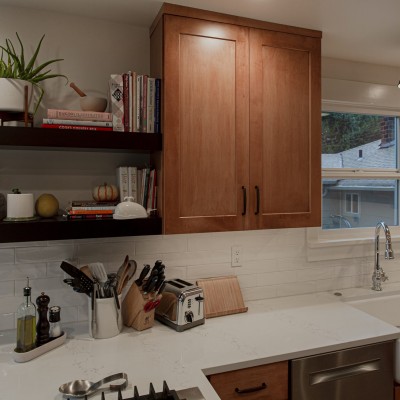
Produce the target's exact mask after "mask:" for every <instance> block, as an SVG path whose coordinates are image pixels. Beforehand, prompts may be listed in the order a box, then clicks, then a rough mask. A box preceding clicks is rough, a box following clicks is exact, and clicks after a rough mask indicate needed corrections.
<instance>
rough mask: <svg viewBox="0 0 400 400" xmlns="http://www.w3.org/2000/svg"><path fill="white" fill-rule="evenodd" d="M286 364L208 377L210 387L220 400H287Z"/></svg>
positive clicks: (262, 366)
mask: <svg viewBox="0 0 400 400" xmlns="http://www.w3.org/2000/svg"><path fill="white" fill-rule="evenodd" d="M288 370H289V367H288V362H287V361H283V362H279V363H274V364H267V365H261V366H259V367H251V368H245V369H241V370H236V371H230V372H224V373H220V374H214V375H210V376H209V377H208V379H209V381H210V383H211V385H212V387H213V388H214V389H215V391H216V392H217V394H218V396H219V397H220V398H221V400H232V399H245V400H261V399H262V400H287V399H288V398H289V389H288V388H289V380H288V379H289V378H288Z"/></svg>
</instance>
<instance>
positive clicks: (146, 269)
mask: <svg viewBox="0 0 400 400" xmlns="http://www.w3.org/2000/svg"><path fill="white" fill-rule="evenodd" d="M149 271H150V265H148V264H145V266H144V267H143V269H142V272H141V273H140V275H139V278H138V279H136V281H135V283H136V285H137V286H138V287H140V286H142V284H143V281H144V278H146V275H147V274H148V273H149Z"/></svg>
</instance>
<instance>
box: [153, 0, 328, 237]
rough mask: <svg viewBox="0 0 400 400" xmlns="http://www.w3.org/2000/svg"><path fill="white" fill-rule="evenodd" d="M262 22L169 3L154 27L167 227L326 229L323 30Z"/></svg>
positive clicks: (162, 192) (162, 199) (176, 230)
mask: <svg viewBox="0 0 400 400" xmlns="http://www.w3.org/2000/svg"><path fill="white" fill-rule="evenodd" d="M264 25H265V27H266V28H268V29H261V28H262V27H263V26H264ZM264 25H263V23H262V22H259V21H252V20H248V19H243V18H239V17H230V16H226V15H223V14H217V13H211V12H206V11H201V10H195V9H189V8H187V7H180V6H173V5H168V4H167V5H164V8H163V9H162V10H161V12H160V15H159V17H158V19H157V20H156V21H155V23H154V24H153V27H152V34H151V74H152V75H153V76H160V77H162V79H163V81H162V82H163V88H162V93H163V98H162V104H163V110H162V132H163V154H162V155H161V157H159V159H158V160H157V161H158V168H159V169H160V172H161V175H160V176H162V182H161V186H160V190H159V192H158V195H159V200H160V201H159V209H160V212H161V215H162V217H163V224H164V233H167V234H168V233H190V232H213V231H228V230H231V231H233V230H244V229H263V228H270V227H271V228H278V227H279V228H284V227H300V226H316V225H319V224H320V213H321V167H320V159H321V153H320V151H321V147H320V141H321V128H320V125H321V121H320V118H321V113H320V110H321V105H320V102H321V93H320V68H321V67H320V42H321V35H320V32H317V31H309V30H302V29H299V28H293V27H287V28H286V27H284V26H282V25H274V24H269V23H264ZM254 26H256V27H254Z"/></svg>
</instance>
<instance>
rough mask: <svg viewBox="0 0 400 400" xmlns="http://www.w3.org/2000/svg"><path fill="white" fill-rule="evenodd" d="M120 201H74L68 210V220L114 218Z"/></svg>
mask: <svg viewBox="0 0 400 400" xmlns="http://www.w3.org/2000/svg"><path fill="white" fill-rule="evenodd" d="M117 204H118V201H109V202H107V201H101V202H100V201H93V200H74V201H72V202H71V205H70V206H69V207H68V208H67V210H66V216H67V218H68V219H103V218H112V217H113V214H114V211H115V208H116V206H117Z"/></svg>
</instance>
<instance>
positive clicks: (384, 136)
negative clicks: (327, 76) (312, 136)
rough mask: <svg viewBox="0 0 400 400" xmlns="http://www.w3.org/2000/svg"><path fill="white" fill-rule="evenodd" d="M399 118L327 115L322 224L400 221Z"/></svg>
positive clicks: (327, 226)
mask: <svg viewBox="0 0 400 400" xmlns="http://www.w3.org/2000/svg"><path fill="white" fill-rule="evenodd" d="M398 127H399V118H398V117H396V116H386V115H368V114H354V113H337V112H325V113H323V115H322V177H323V180H322V186H323V190H322V228H323V229H337V228H358V227H374V226H376V224H377V223H378V222H379V221H381V220H383V221H385V222H386V223H387V224H388V225H398V224H399V221H398V214H399V213H398V207H399V206H398V191H399V181H398V177H400V174H399V169H398V168H399V163H398V158H399V157H398V145H397V133H398Z"/></svg>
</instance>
